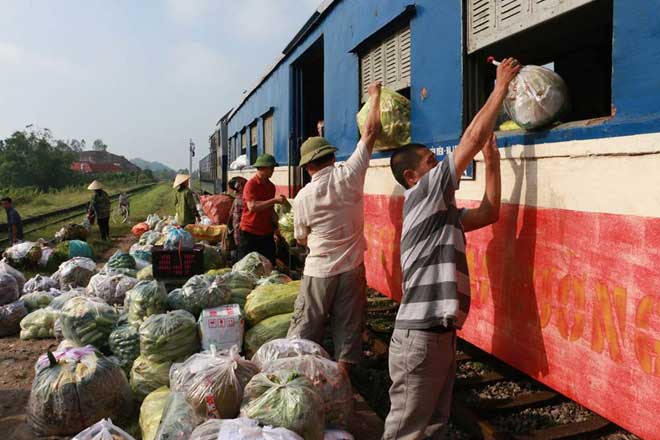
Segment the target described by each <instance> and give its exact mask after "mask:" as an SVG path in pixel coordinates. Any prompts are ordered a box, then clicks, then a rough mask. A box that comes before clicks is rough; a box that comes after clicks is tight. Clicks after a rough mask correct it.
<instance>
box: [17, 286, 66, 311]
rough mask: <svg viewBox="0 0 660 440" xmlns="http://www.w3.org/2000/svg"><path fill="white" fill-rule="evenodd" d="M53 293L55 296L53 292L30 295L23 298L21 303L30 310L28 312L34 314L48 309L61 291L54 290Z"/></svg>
mask: <svg viewBox="0 0 660 440" xmlns="http://www.w3.org/2000/svg"><path fill="white" fill-rule="evenodd" d="M53 292H54V293H55V294H53V293H51V292H39V291H37V292H32V293H28V294H26V295H23V296H22V297H21V301H23V302H24V303H25V307H26V308H27V309H28V312H30V313H32V312H34V311H35V310H37V309H43V308H45V307H48V306H49V305H50V303H51V302H52V301H53V298H55V296H57V295H56V294H57V293H59V290H53Z"/></svg>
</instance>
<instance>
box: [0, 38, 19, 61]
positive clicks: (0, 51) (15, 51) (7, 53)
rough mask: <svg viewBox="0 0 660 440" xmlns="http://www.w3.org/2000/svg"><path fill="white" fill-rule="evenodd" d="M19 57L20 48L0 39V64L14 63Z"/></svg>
mask: <svg viewBox="0 0 660 440" xmlns="http://www.w3.org/2000/svg"><path fill="white" fill-rule="evenodd" d="M20 59H21V48H20V47H18V46H16V45H13V44H10V43H5V42H2V41H0V64H2V65H5V66H6V65H16V64H18V63H19V62H20Z"/></svg>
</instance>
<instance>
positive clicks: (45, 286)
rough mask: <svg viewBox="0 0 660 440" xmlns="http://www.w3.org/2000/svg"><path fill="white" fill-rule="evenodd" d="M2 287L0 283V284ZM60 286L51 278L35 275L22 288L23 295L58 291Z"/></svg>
mask: <svg viewBox="0 0 660 440" xmlns="http://www.w3.org/2000/svg"><path fill="white" fill-rule="evenodd" d="M0 285H2V283H0ZM59 287H60V285H59V284H58V283H57V281H55V280H54V279H52V278H51V277H48V276H45V275H36V276H34V277H32V278H30V279H29V280H28V281H27V282H26V283H25V285H24V286H23V293H32V292H36V291H42V292H48V291H49V290H50V289H59Z"/></svg>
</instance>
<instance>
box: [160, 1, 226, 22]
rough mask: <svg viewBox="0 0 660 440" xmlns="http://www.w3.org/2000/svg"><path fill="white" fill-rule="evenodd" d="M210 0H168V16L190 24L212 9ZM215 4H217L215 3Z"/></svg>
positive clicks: (212, 3) (212, 4)
mask: <svg viewBox="0 0 660 440" xmlns="http://www.w3.org/2000/svg"><path fill="white" fill-rule="evenodd" d="M213 6H214V2H212V1H211V0H168V1H167V9H168V12H169V14H170V16H171V17H172V18H173V19H174V20H175V21H177V22H179V23H182V24H191V23H193V22H194V21H196V20H199V19H201V18H202V17H204V16H205V15H207V14H208V13H209V12H211V10H212V9H213ZM216 6H217V4H216Z"/></svg>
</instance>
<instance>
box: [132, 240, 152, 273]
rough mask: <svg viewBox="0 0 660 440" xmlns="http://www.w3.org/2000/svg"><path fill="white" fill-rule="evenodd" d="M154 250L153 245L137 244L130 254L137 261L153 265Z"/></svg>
mask: <svg viewBox="0 0 660 440" xmlns="http://www.w3.org/2000/svg"><path fill="white" fill-rule="evenodd" d="M152 249H153V245H150V244H138V243H135V244H134V245H133V246H131V248H130V249H129V251H128V253H129V254H131V257H133V258H135V259H136V260H142V261H146V262H149V263H151V250H152ZM136 267H137V261H136Z"/></svg>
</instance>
